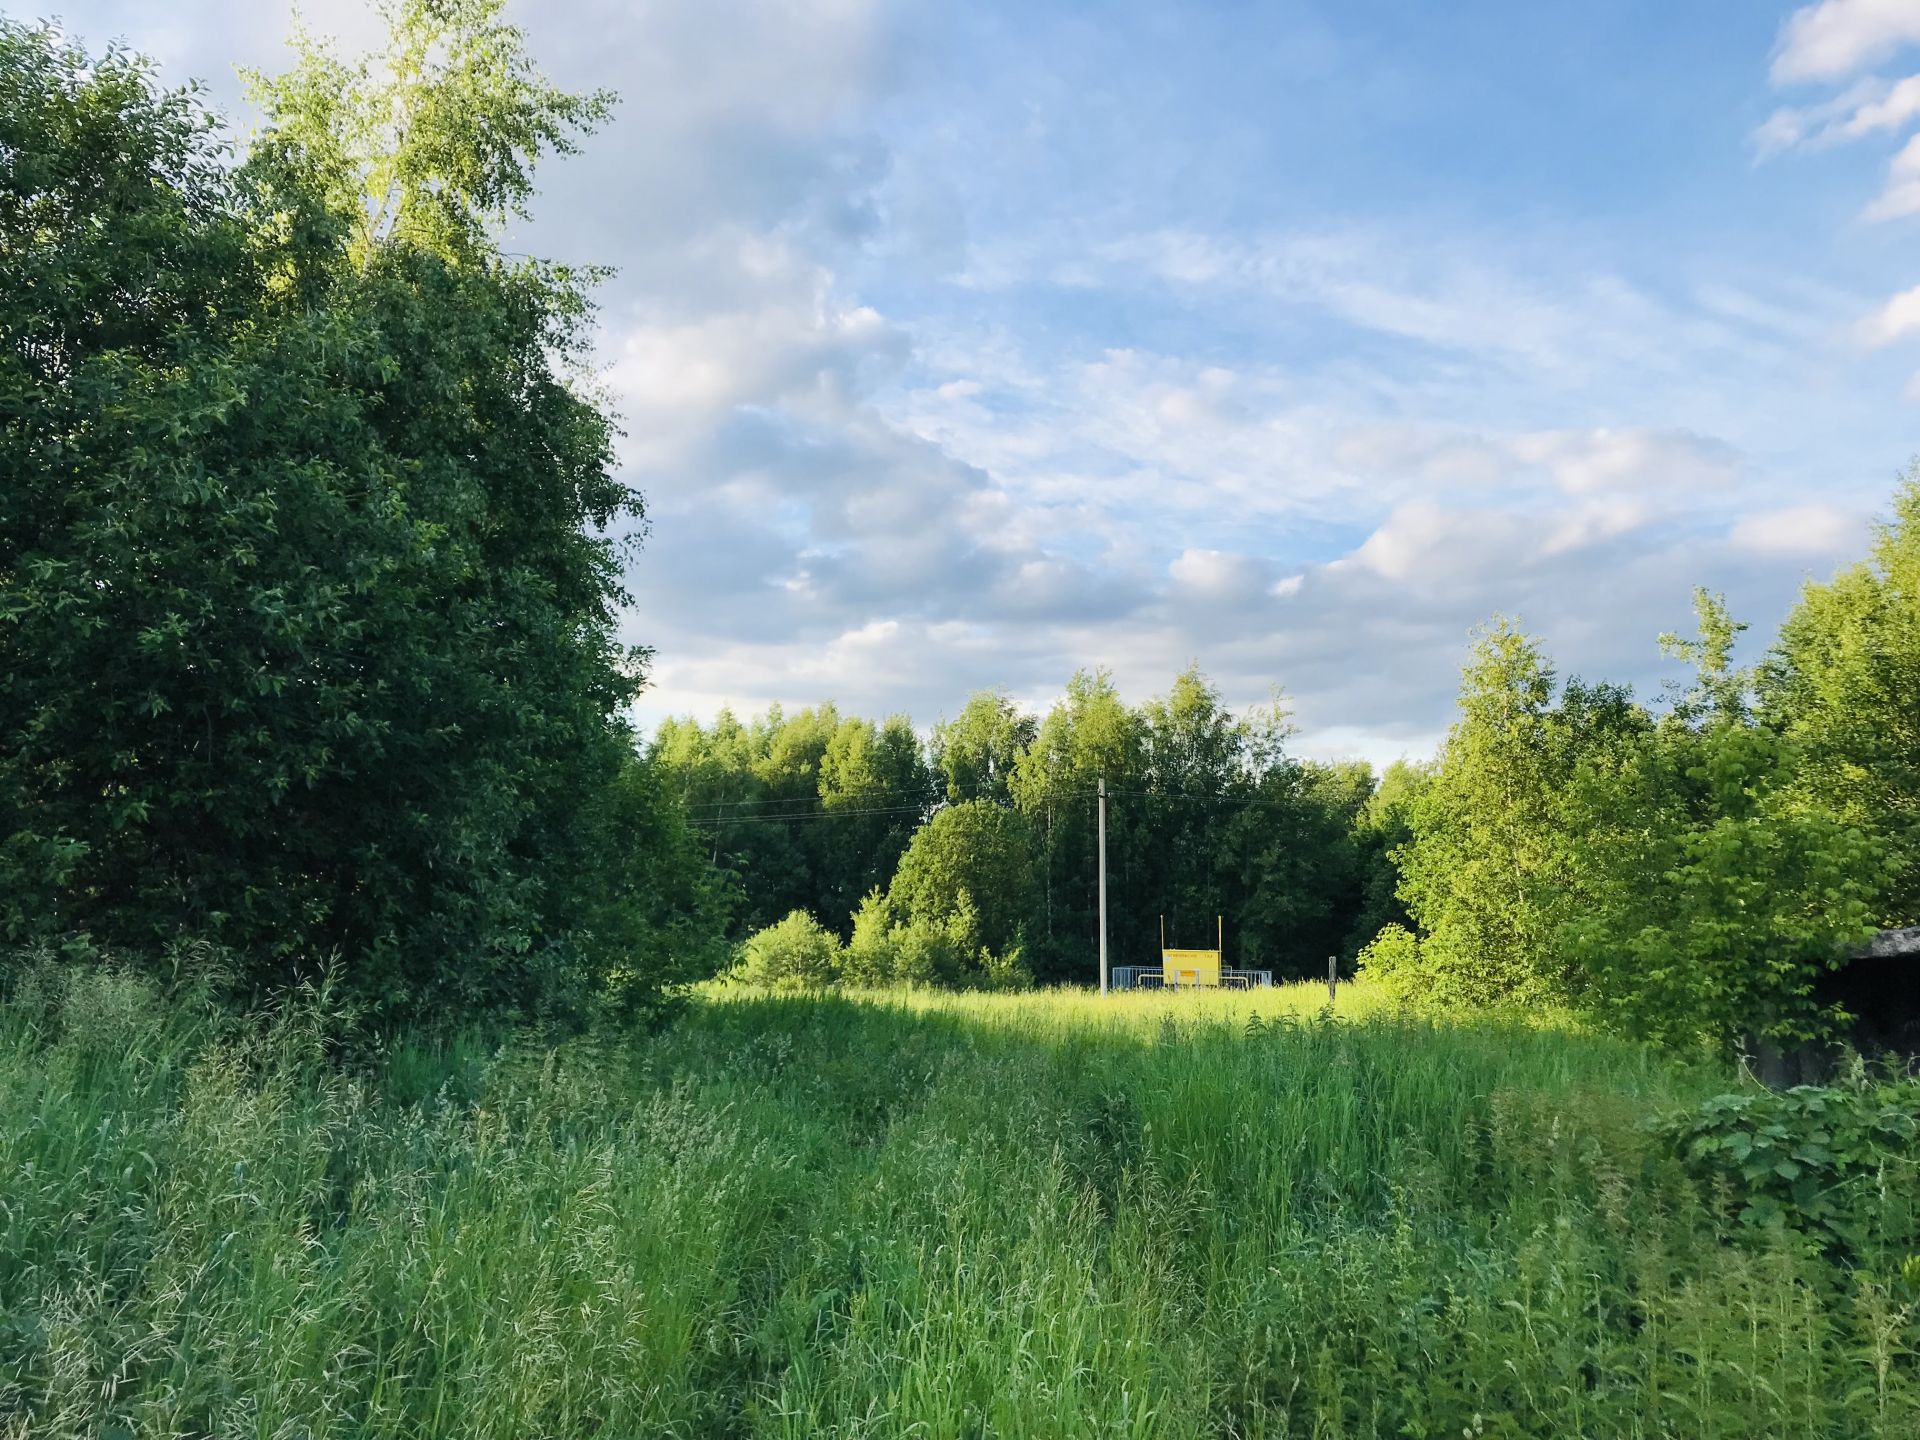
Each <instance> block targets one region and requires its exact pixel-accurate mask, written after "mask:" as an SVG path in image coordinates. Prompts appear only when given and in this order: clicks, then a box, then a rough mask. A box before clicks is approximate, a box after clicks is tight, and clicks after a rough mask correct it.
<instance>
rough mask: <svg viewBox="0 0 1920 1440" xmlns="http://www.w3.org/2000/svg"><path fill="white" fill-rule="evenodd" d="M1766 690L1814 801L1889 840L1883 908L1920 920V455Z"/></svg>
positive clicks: (1804, 598) (1805, 604)
mask: <svg viewBox="0 0 1920 1440" xmlns="http://www.w3.org/2000/svg"><path fill="white" fill-rule="evenodd" d="M1762 696H1763V713H1764V714H1765V717H1766V719H1767V720H1768V722H1769V723H1770V724H1771V725H1773V726H1774V727H1775V728H1776V729H1778V730H1779V731H1780V732H1781V733H1782V734H1783V735H1784V736H1785V737H1786V738H1787V739H1788V740H1789V741H1790V742H1792V744H1793V745H1794V746H1795V747H1796V749H1797V750H1798V752H1799V755H1800V759H1801V765H1800V787H1801V790H1802V793H1803V794H1804V796H1805V798H1806V801H1807V803H1808V804H1809V805H1812V806H1816V807H1818V808H1820V809H1823V810H1825V811H1826V812H1827V813H1829V814H1832V815H1833V816H1835V817H1836V818H1838V819H1840V820H1842V821H1844V822H1845V823H1847V824H1849V825H1852V826H1855V827H1857V828H1858V829H1860V830H1861V831H1863V832H1865V833H1866V834H1868V835H1871V836H1873V837H1875V838H1876V839H1877V840H1878V841H1879V842H1880V843H1881V844H1882V845H1883V846H1884V847H1885V848H1886V851H1887V853H1888V856H1889V858H1890V860H1891V862H1892V866H1893V873H1892V876H1891V878H1890V879H1889V880H1888V882H1887V885H1886V889H1885V892H1884V893H1883V894H1882V896H1881V897H1880V898H1879V900H1878V901H1877V902H1876V918H1877V919H1878V920H1879V921H1880V922H1881V923H1882V924H1885V925H1912V924H1920V463H1916V464H1915V466H1914V467H1913V468H1911V469H1909V471H1908V472H1907V475H1906V477H1905V479H1904V480H1903V481H1902V482H1901V485H1900V487H1899V489H1898V490H1897V491H1896V492H1895V494H1894V498H1893V514H1892V517H1891V519H1889V520H1888V521H1887V522H1886V523H1885V524H1883V525H1881V526H1880V527H1879V531H1878V534H1877V535H1876V536H1875V539H1874V542H1873V549H1872V552H1871V554H1870V555H1869V556H1868V558H1867V559H1866V560H1864V561H1863V562H1861V563H1860V564H1858V565H1854V566H1851V567H1849V568H1847V569H1845V570H1842V571H1841V572H1840V573H1839V574H1837V575H1835V576H1834V577H1833V579H1832V580H1830V581H1827V582H1825V583H1811V584H1809V585H1808V586H1807V587H1806V589H1805V591H1804V592H1802V594H1801V597H1800V602H1799V604H1798V605H1796V606H1795V607H1794V609H1793V612H1792V614H1790V615H1789V616H1788V617H1787V620H1786V623H1785V625H1784V626H1783V627H1782V628H1781V632H1780V641H1779V645H1778V646H1777V648H1776V649H1775V651H1774V654H1773V656H1772V658H1771V660H1770V662H1769V664H1768V665H1767V667H1766V670H1765V674H1764V678H1763V686H1762Z"/></svg>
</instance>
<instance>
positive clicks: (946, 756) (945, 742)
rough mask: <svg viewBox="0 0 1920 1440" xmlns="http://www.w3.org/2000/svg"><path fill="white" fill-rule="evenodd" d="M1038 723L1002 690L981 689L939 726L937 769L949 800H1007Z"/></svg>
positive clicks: (935, 746) (935, 737)
mask: <svg viewBox="0 0 1920 1440" xmlns="http://www.w3.org/2000/svg"><path fill="white" fill-rule="evenodd" d="M1035 728H1036V727H1035V725H1034V721H1033V717H1032V716H1031V715H1028V714H1025V713H1024V712H1022V711H1021V710H1020V708H1019V707H1018V706H1017V705H1015V704H1014V703H1013V701H1012V700H1010V699H1008V698H1007V697H1006V696H1005V695H1004V694H1002V693H1001V692H999V691H997V690H982V691H980V692H979V693H978V694H976V695H974V696H973V697H972V698H970V699H969V700H968V701H967V703H966V707H965V708H964V709H962V710H961V712H960V714H959V716H958V717H957V718H956V719H953V720H948V721H943V722H942V723H940V724H938V725H936V726H934V727H933V768H934V770H935V771H936V772H938V773H939V775H940V776H941V777H942V778H943V779H944V780H945V781H946V787H947V799H949V800H951V801H954V802H956V803H957V802H959V801H962V800H997V801H999V802H1001V803H1003V804H1004V803H1005V802H1006V801H1007V800H1008V799H1009V798H1010V796H1011V786H1012V782H1013V774H1014V769H1015V767H1016V766H1017V765H1018V764H1019V760H1020V753H1021V751H1023V750H1025V749H1026V748H1027V746H1029V745H1031V744H1032V743H1033V737H1034V733H1035Z"/></svg>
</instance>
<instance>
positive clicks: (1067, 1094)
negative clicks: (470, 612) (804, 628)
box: [0, 978, 1920, 1440]
mask: <svg viewBox="0 0 1920 1440" xmlns="http://www.w3.org/2000/svg"><path fill="white" fill-rule="evenodd" d="M1324 999H1325V993H1324V989H1322V988H1317V987H1304V986H1303V987H1299V988H1297V989H1291V990H1279V991H1275V992H1271V993H1270V994H1266V995H1259V996H1252V997H1245V996H1242V997H1232V996H1217V997H1210V998H1204V999H1201V998H1196V997H1181V996H1165V995H1162V996H1129V997H1124V998H1117V999H1115V1000H1113V1001H1109V1002H1104V1003H1103V1002H1101V1001H1099V1000H1098V998H1097V997H1091V996H1086V995H1076V994H1039V995H1031V996H1007V997H994V996H964V997H912V998H906V999H901V998H888V997H858V998H771V997H764V996H756V995H751V994H745V993H740V992H727V991H716V992H714V993H712V994H709V995H707V996H705V997H703V998H702V999H701V1000H700V1001H699V1002H697V1003H696V1004H695V1006H694V1007H693V1008H692V1010H691V1011H690V1013H688V1014H687V1015H686V1016H685V1017H684V1018H683V1019H682V1020H681V1021H680V1022H678V1023H677V1024H676V1025H675V1026H673V1027H672V1028H671V1029H670V1030H668V1031H667V1032H665V1033H663V1034H659V1035H654V1036H631V1037H624V1036H623V1037H609V1036H605V1035H601V1036H590V1037H585V1038H580V1039H574V1040H570V1041H566V1042H564V1043H561V1044H558V1045H540V1044H536V1043H534V1042H533V1041H531V1040H529V1039H526V1038H524V1037H523V1038H520V1039H516V1040H513V1041H511V1042H509V1043H505V1044H501V1043H497V1042H494V1041H490V1040H487V1039H484V1038H482V1037H477V1036H475V1037H467V1038H464V1039H454V1040H447V1041H444V1042H441V1043H437V1044H431V1045H429V1044H425V1043H421V1044H414V1045H403V1046H399V1047H396V1048H395V1049H393V1050H392V1051H391V1052H390V1053H389V1054H387V1055H386V1056H385V1058H384V1059H383V1060H382V1061H381V1062H380V1063H379V1064H378V1065H377V1066H361V1067H359V1068H354V1067H347V1068H345V1069H343V1068H342V1067H341V1066H339V1065H338V1064H331V1063H329V1062H327V1060H326V1059H325V1058H324V1057H323V1055H322V1053H321V1051H322V1044H321V1039H320V1029H319V1027H318V1026H317V1025H316V1024H315V1023H313V1022H312V1021H311V1020H310V1019H303V1018H300V1017H298V1016H296V1017H293V1018H290V1019H288V1020H286V1021H285V1022H283V1023H282V1024H280V1025H279V1026H277V1027H276V1028H275V1029H274V1030H272V1031H271V1032H270V1033H267V1034H265V1035H262V1034H260V1033H259V1032H258V1031H254V1032H242V1031H240V1030H238V1029H237V1028H235V1027H232V1026H231V1025H230V1024H228V1023H227V1022H221V1021H219V1020H217V1019H216V1018H215V1016H214V1012H212V1011H210V1010H207V1009H204V1008H198V1007H195V1006H192V1005H190V1004H188V1005H182V1004H175V1005H172V1006H166V1007H163V1006H162V1005H161V1004H159V1003H158V1002H157V1001H156V999H155V997H154V996H153V995H152V994H151V993H150V992H149V991H148V990H146V989H145V988H144V987H142V986H141V985H139V984H137V983H135V982H133V981H130V980H114V979H101V978H94V979H90V980H87V981H85V982H81V983H76V984H72V985H63V984H59V983H46V984H40V985H36V986H29V987H28V988H27V990H26V991H25V992H24V993H23V994H22V995H21V996H20V997H19V998H17V999H16V1000H15V1001H14V1002H13V1003H12V1004H10V1005H9V1006H8V1007H7V1008H6V1009H5V1011H4V1014H0V1184H3V1185H4V1189H0V1434H5V1435H8V1436H14V1437H26V1436H33V1437H36V1440H38V1437H49V1440H50V1437H59V1436H78V1435H88V1436H150V1435H153V1436H157V1435H188V1434H192V1435H198V1434H217V1435H222V1436H226V1435H248V1436H289V1437H291V1436H316V1437H317V1436H347V1435H356V1436H357V1435H381V1436H388V1435H390V1436H407V1437H417V1436H426V1435H446V1436H463V1437H486V1436H498V1437H516V1440H517V1437H530V1436H556V1437H557V1436H588V1435H593V1436H623V1437H624V1436H651V1435H713V1436H730V1435H769V1436H773V1435H779V1436H807V1435H824V1434H833V1435H876V1436H879V1435H903V1436H904V1435H916V1436H931V1437H939V1436H952V1437H959V1436H987V1435H1000V1436H1053V1435H1060V1436H1066V1435H1116V1436H1118V1435H1141V1436H1147V1435H1157V1436H1200V1435H1208V1436H1212V1435H1247V1436H1256V1435H1297V1436H1328V1437H1331V1436H1382V1437H1385V1436H1447V1437H1471V1436H1479V1435H1487V1436H1496V1435H1498V1436H1514V1435H1527V1436H1556V1437H1574V1436H1587V1437H1598V1436H1660V1435H1670V1436H1686V1437H1710V1436H1730V1437H1731V1436H1738V1437H1742V1440H1753V1437H1763V1436H1805V1437H1815V1436H1818V1437H1828V1436H1889V1437H1894V1436H1897V1437H1902V1440H1910V1437H1912V1436H1914V1435H1916V1434H1920V1379H1917V1376H1916V1362H1915V1355H1914V1344H1915V1339H1916V1329H1915V1317H1914V1315H1913V1313H1912V1310H1911V1308H1910V1307H1909V1308H1905V1309H1903V1308H1902V1307H1901V1304H1900V1302H1899V1300H1898V1297H1897V1287H1895V1286H1894V1285H1893V1284H1892V1283H1891V1281H1890V1278H1889V1276H1888V1275H1887V1274H1885V1273H1883V1267H1879V1266H1877V1265H1875V1264H1868V1265H1866V1266H1864V1267H1863V1268H1861V1269H1859V1270H1856V1271H1853V1272H1842V1271H1839V1270H1837V1269H1835V1268H1833V1267H1831V1266H1829V1265H1828V1264H1827V1263H1826V1262H1825V1261H1823V1260H1821V1259H1819V1258H1818V1257H1816V1256H1814V1255H1812V1254H1811V1253H1808V1252H1807V1251H1806V1250H1805V1249H1804V1247H1802V1246H1800V1245H1798V1244H1797V1243H1795V1241H1794V1240H1793V1238H1792V1237H1791V1236H1788V1235H1782V1236H1779V1237H1776V1238H1773V1239H1762V1240H1760V1241H1758V1242H1752V1241H1747V1240H1735V1239H1732V1238H1730V1237H1729V1236H1728V1235H1727V1234H1726V1233H1725V1232H1724V1231H1723V1228H1722V1226H1721V1224H1720V1222H1718V1221H1717V1220H1716V1219H1715V1218H1714V1216H1715V1213H1716V1212H1715V1210H1714V1207H1713V1205H1712V1203H1711V1202H1712V1197H1703V1196H1701V1195H1699V1194H1697V1193H1696V1192H1695V1191H1694V1190H1693V1189H1692V1187H1691V1186H1690V1184H1689V1182H1688V1181H1687V1180H1686V1179H1685V1178H1684V1176H1682V1175H1681V1174H1680V1173H1679V1171H1678V1169H1677V1168H1676V1166H1675V1164H1674V1162H1673V1161H1672V1160H1671V1159H1669V1158H1668V1157H1667V1156H1666V1155H1665V1154H1664V1153H1663V1151H1662V1149H1661V1147H1660V1145H1659V1144H1658V1143H1657V1142H1656V1141H1655V1140H1654V1139H1653V1138H1652V1137H1650V1136H1649V1135H1648V1134H1647V1132H1646V1131H1645V1130H1644V1129H1643V1126H1642V1122H1643V1120H1644V1119H1645V1117H1647V1116H1649V1115H1651V1114H1655V1113H1659V1112H1661V1111H1663V1110H1666V1109H1669V1108H1672V1107H1676V1106H1680V1105H1685V1104H1689V1103H1693V1102H1697V1101H1698V1100H1699V1099H1701V1098H1703V1097H1705V1096H1707V1095H1710V1094H1713V1093H1717V1092H1721V1091H1724V1090H1726V1089H1729V1088H1731V1087H1733V1086H1734V1085H1735V1084H1736V1083H1737V1080H1736V1077H1734V1076H1733V1075H1732V1074H1731V1073H1729V1072H1725V1071H1722V1070H1718V1069H1716V1068H1713V1067H1711V1066H1681V1065H1677V1064H1675V1063H1672V1062H1670V1061H1664V1060H1661V1059H1659V1058H1657V1057H1653V1056H1650V1055H1648V1054H1647V1053H1645V1052H1643V1051H1641V1050H1638V1049H1635V1048H1632V1047H1629V1046H1626V1045H1623V1044H1620V1043H1617V1042H1614V1041H1609V1040H1606V1039H1602V1038H1597V1037H1594V1036H1589V1035H1582V1034H1579V1033H1576V1032H1574V1031H1571V1030H1569V1029H1566V1028H1564V1027H1561V1026H1558V1025H1555V1024H1552V1023H1549V1022H1547V1021H1546V1020H1536V1022H1535V1023H1531V1024H1520V1023H1510V1024H1505V1025H1493V1024H1490V1025H1471V1026H1469V1025H1451V1026H1449V1025H1439V1024H1433V1023H1427V1022H1423V1021H1419V1020H1415V1019H1410V1018H1406V1017H1403V1016H1400V1015H1397V1014H1395V1013H1393V1012H1392V1011H1391V1010H1390V1009H1389V1008H1388V1007H1386V1006H1384V1005H1382V1004H1380V1003H1378V1002H1377V1001H1376V1000H1374V999H1373V998H1372V997H1370V996H1369V995H1368V994H1367V992H1366V991H1365V990H1364V989H1363V988H1358V987H1355V988H1349V989H1348V990H1346V991H1345V992H1343V995H1342V1002H1343V1003H1342V1007H1341V1008H1342V1014H1341V1016H1340V1018H1338V1019H1337V1020H1335V1019H1329V1018H1324V1017H1322V1016H1321V1014H1320V1011H1321V1009H1322V1007H1323V1005H1324Z"/></svg>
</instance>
